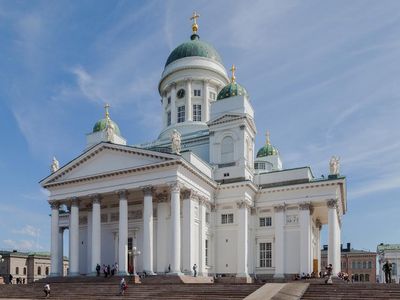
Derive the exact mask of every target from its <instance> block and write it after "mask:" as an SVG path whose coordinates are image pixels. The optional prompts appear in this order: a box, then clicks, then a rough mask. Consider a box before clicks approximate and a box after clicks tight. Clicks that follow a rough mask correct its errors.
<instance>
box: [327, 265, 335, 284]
mask: <svg viewBox="0 0 400 300" xmlns="http://www.w3.org/2000/svg"><path fill="white" fill-rule="evenodd" d="M325 269H326V272H327V279H326V280H325V284H332V283H333V282H332V269H333V268H332V264H329V265H328V266H327V267H326V268H325Z"/></svg>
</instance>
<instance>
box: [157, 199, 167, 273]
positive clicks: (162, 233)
mask: <svg viewBox="0 0 400 300" xmlns="http://www.w3.org/2000/svg"><path fill="white" fill-rule="evenodd" d="M167 199H168V195H166V194H159V195H157V202H158V204H157V273H165V272H166V271H167V268H168V258H167V249H168V237H167V217H168V203H167Z"/></svg>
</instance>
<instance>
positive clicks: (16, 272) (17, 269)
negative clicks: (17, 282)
mask: <svg viewBox="0 0 400 300" xmlns="http://www.w3.org/2000/svg"><path fill="white" fill-rule="evenodd" d="M15 274H17V275H19V268H18V267H16V268H15Z"/></svg>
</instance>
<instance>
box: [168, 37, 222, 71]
mask: <svg viewBox="0 0 400 300" xmlns="http://www.w3.org/2000/svg"><path fill="white" fill-rule="evenodd" d="M190 56H200V57H206V58H210V59H212V60H215V61H217V62H219V63H220V64H222V59H221V56H220V55H219V54H218V52H217V50H215V48H214V47H213V46H211V45H210V44H208V43H206V42H203V41H200V37H199V36H198V35H197V34H192V36H191V37H190V41H188V42H185V43H183V44H181V45H179V46H178V47H176V48H175V49H174V50H173V51H172V52H171V54H170V55H169V56H168V59H167V62H166V63H165V66H168V65H169V64H170V63H172V62H174V61H176V60H178V59H181V58H185V57H190Z"/></svg>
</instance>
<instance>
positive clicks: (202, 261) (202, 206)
mask: <svg viewBox="0 0 400 300" xmlns="http://www.w3.org/2000/svg"><path fill="white" fill-rule="evenodd" d="M199 210H200V211H199V213H200V232H199V275H201V276H207V273H208V272H207V268H206V239H207V237H206V226H207V223H206V213H207V207H206V200H205V199H202V198H200V201H199ZM208 243H209V244H208V253H210V252H211V251H210V250H211V249H210V241H208Z"/></svg>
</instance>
